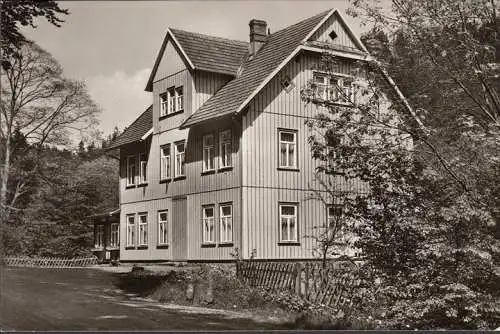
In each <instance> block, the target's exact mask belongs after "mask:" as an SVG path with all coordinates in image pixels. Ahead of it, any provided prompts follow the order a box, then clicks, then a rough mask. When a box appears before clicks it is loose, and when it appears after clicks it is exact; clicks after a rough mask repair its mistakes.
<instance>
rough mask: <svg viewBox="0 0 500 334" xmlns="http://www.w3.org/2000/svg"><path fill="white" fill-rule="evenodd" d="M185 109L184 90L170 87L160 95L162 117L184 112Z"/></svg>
mask: <svg viewBox="0 0 500 334" xmlns="http://www.w3.org/2000/svg"><path fill="white" fill-rule="evenodd" d="M183 109H184V89H183V87H182V86H180V87H170V88H169V89H167V91H166V92H165V93H162V94H160V117H161V116H165V115H169V114H173V113H175V112H179V111H182V110H183Z"/></svg>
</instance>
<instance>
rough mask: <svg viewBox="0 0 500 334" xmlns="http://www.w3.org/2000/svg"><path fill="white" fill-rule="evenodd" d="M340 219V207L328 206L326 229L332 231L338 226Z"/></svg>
mask: <svg viewBox="0 0 500 334" xmlns="http://www.w3.org/2000/svg"><path fill="white" fill-rule="evenodd" d="M341 217H342V206H341V205H329V206H328V212H327V222H328V226H327V227H328V228H329V229H334V228H336V226H337V225H338V222H339V219H340V218H341Z"/></svg>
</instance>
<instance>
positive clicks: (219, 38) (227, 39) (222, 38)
mask: <svg viewBox="0 0 500 334" xmlns="http://www.w3.org/2000/svg"><path fill="white" fill-rule="evenodd" d="M169 29H170V30H171V31H172V32H173V33H174V34H175V31H179V32H183V33H186V34H191V35H196V36H200V37H205V38H207V37H208V38H213V39H218V40H221V41H225V42H234V43H239V44H245V45H248V42H245V41H240V40H239V39H231V38H226V37H220V36H213V35H207V34H200V33H199V32H192V31H186V30H182V29H177V28H172V27H169Z"/></svg>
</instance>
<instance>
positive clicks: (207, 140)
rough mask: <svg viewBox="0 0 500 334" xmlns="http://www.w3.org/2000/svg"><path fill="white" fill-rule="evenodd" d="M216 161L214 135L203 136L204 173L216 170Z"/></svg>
mask: <svg viewBox="0 0 500 334" xmlns="http://www.w3.org/2000/svg"><path fill="white" fill-rule="evenodd" d="M214 161H215V143H214V135H213V134H209V135H205V136H203V171H204V172H205V171H210V170H214V168H215V166H214Z"/></svg>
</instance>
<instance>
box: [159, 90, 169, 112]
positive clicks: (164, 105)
mask: <svg viewBox="0 0 500 334" xmlns="http://www.w3.org/2000/svg"><path fill="white" fill-rule="evenodd" d="M168 97H169V93H168V92H166V93H163V94H160V117H161V116H165V115H166V114H167V113H168Z"/></svg>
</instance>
